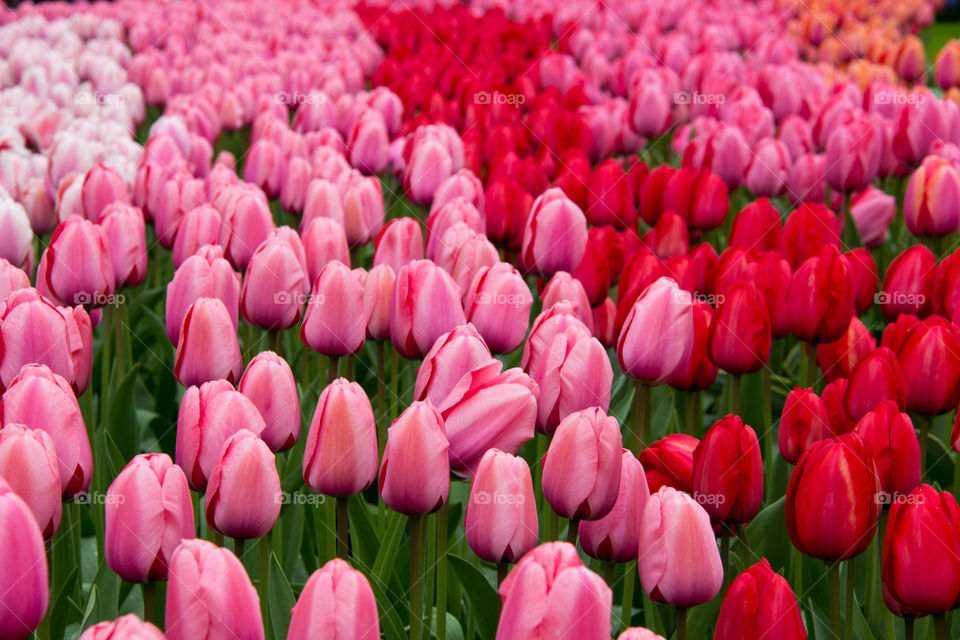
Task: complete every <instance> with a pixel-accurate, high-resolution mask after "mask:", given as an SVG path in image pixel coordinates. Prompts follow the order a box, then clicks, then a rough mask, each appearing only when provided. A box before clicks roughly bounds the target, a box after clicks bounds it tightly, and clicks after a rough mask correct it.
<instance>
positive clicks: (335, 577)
mask: <svg viewBox="0 0 960 640" xmlns="http://www.w3.org/2000/svg"><path fill="white" fill-rule="evenodd" d="M379 637H380V621H379V618H378V617H377V602H376V600H375V599H374V597H373V589H371V588H370V583H369V582H367V578H366V576H364V575H363V574H362V573H360V572H359V571H357V570H356V569H352V568H351V567H350V565H349V564H347V563H346V562H345V561H343V560H340V559H339V558H336V559H334V560H331V561H330V562H328V563H327V564H325V565H323V567H321V568H320V569H317V570H316V571H314V572H313V574H312V575H311V576H310V578H309V579H307V583H306V584H305V585H304V586H303V591H302V592H301V593H300V599H299V600H297V604H296V605H295V606H294V607H293V611H292V615H291V619H290V629H289V630H288V632H287V639H288V640H315V639H318V638H323V639H324V640H377V639H378V638H379Z"/></svg>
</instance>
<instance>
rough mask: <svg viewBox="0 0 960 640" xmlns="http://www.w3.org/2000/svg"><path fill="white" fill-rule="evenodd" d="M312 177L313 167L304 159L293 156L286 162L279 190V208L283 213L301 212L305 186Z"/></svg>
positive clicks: (305, 191) (304, 197) (305, 192)
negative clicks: (281, 208)
mask: <svg viewBox="0 0 960 640" xmlns="http://www.w3.org/2000/svg"><path fill="white" fill-rule="evenodd" d="M312 177H313V166H312V165H311V164H310V161H309V160H307V159H306V158H301V157H299V156H294V157H293V158H290V161H289V162H287V170H286V173H285V175H284V176H283V186H282V187H281V188H280V206H281V207H283V210H284V211H298V212H302V211H303V205H304V202H305V200H306V194H307V186H308V185H309V184H310V181H311V178H312Z"/></svg>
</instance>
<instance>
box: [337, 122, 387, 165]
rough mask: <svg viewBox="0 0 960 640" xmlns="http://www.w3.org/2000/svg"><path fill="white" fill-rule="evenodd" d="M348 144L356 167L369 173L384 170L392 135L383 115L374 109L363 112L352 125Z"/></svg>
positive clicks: (351, 159) (351, 158) (352, 161)
mask: <svg viewBox="0 0 960 640" xmlns="http://www.w3.org/2000/svg"><path fill="white" fill-rule="evenodd" d="M347 146H348V147H349V150H350V164H352V165H353V166H354V167H357V168H358V169H361V170H362V171H363V172H364V173H367V174H374V173H380V172H381V171H383V170H384V168H385V167H386V166H387V160H388V159H389V153H390V135H389V133H388V132H387V123H386V122H385V121H384V119H383V116H381V115H380V114H379V113H378V112H376V111H374V110H372V109H368V110H367V111H364V112H363V113H361V114H360V116H359V117H358V118H357V119H356V120H354V122H353V126H352V127H350V135H348V136H347Z"/></svg>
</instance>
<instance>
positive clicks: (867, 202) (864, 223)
mask: <svg viewBox="0 0 960 640" xmlns="http://www.w3.org/2000/svg"><path fill="white" fill-rule="evenodd" d="M850 215H851V217H853V222H854V223H855V224H856V226H857V235H859V236H860V241H861V242H863V246H864V247H867V248H869V249H875V248H877V247H879V246H881V245H883V242H884V240H886V237H887V227H888V226H889V225H890V222H891V221H892V220H893V219H894V217H896V215H897V201H896V199H895V198H894V197H893V196H892V195H889V194H887V193H884V192H883V191H881V190H880V189H877V188H876V187H874V186H873V185H870V186H869V187H867V188H866V189H864V190H863V191H860V192H859V193H856V194H854V196H853V198H851V201H850Z"/></svg>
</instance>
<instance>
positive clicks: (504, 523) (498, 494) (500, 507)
mask: <svg viewBox="0 0 960 640" xmlns="http://www.w3.org/2000/svg"><path fill="white" fill-rule="evenodd" d="M464 527H465V530H466V535H467V544H469V545H470V548H471V549H472V550H473V552H474V553H476V554H477V555H478V556H479V557H480V558H482V559H484V560H486V561H488V562H494V563H498V564H500V563H507V562H516V561H517V560H519V559H520V557H521V556H523V555H524V554H526V553H527V552H528V551H530V550H531V549H533V547H534V546H536V544H537V536H538V533H539V525H538V523H537V501H536V497H535V496H534V493H533V480H532V479H531V477H530V467H528V466H527V463H526V462H525V461H524V460H523V458H519V457H516V456H512V455H510V454H509V453H505V452H503V451H500V450H499V449H488V450H487V452H486V453H485V454H484V455H483V458H481V459H480V464H479V465H478V466H477V472H476V474H475V475H474V478H473V482H472V483H471V485H470V499H469V501H468V502H467V511H466V516H465V521H464Z"/></svg>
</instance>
